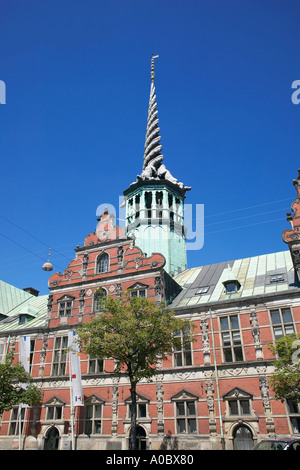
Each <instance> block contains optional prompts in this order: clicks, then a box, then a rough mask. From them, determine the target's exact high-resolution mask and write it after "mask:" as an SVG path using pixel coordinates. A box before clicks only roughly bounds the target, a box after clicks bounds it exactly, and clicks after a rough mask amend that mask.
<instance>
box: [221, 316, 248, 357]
mask: <svg viewBox="0 0 300 470" xmlns="http://www.w3.org/2000/svg"><path fill="white" fill-rule="evenodd" d="M220 325H221V336H222V346H223V355H224V361H225V362H238V361H243V360H244V357H243V349H242V339H241V331H240V324H239V318H238V315H228V316H224V317H220Z"/></svg>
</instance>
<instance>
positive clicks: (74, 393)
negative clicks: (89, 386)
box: [68, 330, 83, 450]
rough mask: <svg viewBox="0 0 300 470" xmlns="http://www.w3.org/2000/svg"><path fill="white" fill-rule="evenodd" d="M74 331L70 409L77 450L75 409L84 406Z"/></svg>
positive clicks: (71, 340) (70, 367)
mask: <svg viewBox="0 0 300 470" xmlns="http://www.w3.org/2000/svg"><path fill="white" fill-rule="evenodd" d="M75 339H76V335H75V333H74V331H72V330H70V331H69V332H68V343H69V348H70V349H69V372H70V411H71V441H72V450H75V441H74V426H75V422H74V421H75V410H76V407H77V406H83V390H82V383H81V368H80V352H79V348H78V345H77V344H76V341H75Z"/></svg>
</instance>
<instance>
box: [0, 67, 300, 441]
mask: <svg viewBox="0 0 300 470" xmlns="http://www.w3.org/2000/svg"><path fill="white" fill-rule="evenodd" d="M153 67H154V65H153V62H152V75H151V92H150V102H149V112H148V122H147V132H146V142H145V153H144V164H143V171H142V173H141V175H139V176H138V177H137V180H136V182H134V183H132V184H131V185H130V186H129V188H128V189H127V190H125V191H124V198H125V205H126V227H125V228H121V227H117V226H115V224H114V220H113V217H112V215H111V214H109V212H108V211H106V210H105V211H104V212H103V214H101V215H100V216H99V219H98V225H97V228H96V231H95V232H92V233H91V234H90V235H88V236H87V237H86V238H85V240H84V243H83V245H82V246H81V247H80V246H77V248H76V249H75V258H74V259H73V260H72V261H71V262H70V263H69V265H68V266H67V268H66V269H65V270H64V272H63V273H54V274H52V275H51V276H50V278H49V289H50V293H49V296H38V295H37V293H36V292H33V291H31V292H22V291H20V292H19V291H18V290H15V289H14V288H12V287H11V286H8V285H5V284H3V285H1V286H0V287H1V289H2V291H1V292H2V299H9V298H11V297H13V298H14V302H12V303H11V305H10V307H9V308H8V306H7V305H8V302H4V301H3V300H2V305H1V309H2V310H1V311H0V314H1V317H0V319H1V320H0V353H1V354H2V356H3V357H4V356H5V353H6V352H7V351H9V350H14V351H15V357H16V359H18V357H19V339H20V337H21V336H24V335H26V336H27V337H30V344H31V349H30V373H31V375H32V376H33V378H34V381H35V383H36V384H37V385H38V386H39V387H40V388H41V390H42V395H43V402H42V404H41V406H40V407H35V408H23V409H22V411H21V419H20V420H19V416H18V409H17V408H14V409H13V410H12V411H10V412H5V413H4V415H3V417H2V423H1V431H0V448H1V449H13V448H18V446H19V444H20V443H21V447H22V448H26V449H50V448H51V449H67V448H70V443H71V436H72V429H71V427H72V426H71V423H72V422H74V429H73V436H74V440H73V442H74V445H75V448H76V449H103V450H104V449H105V450H106V449H123V450H124V449H128V448H129V441H130V439H129V437H130V392H129V382H128V380H127V379H126V377H125V376H124V375H123V374H117V373H115V372H114V363H113V361H112V360H111V359H105V360H103V361H102V360H100V359H99V358H93V357H86V356H83V355H82V356H81V361H80V363H81V382H82V388H83V406H78V407H76V406H75V407H73V406H71V405H72V403H71V399H70V396H71V394H70V384H71V378H70V369H69V357H68V356H69V353H66V348H67V346H68V332H69V331H73V330H74V329H75V328H76V325H78V324H81V323H83V322H87V321H89V320H90V319H91V318H92V317H93V316H94V315H96V314H97V311H98V307H99V298H101V297H102V296H107V295H113V296H117V295H118V294H119V293H120V292H121V291H125V290H127V289H129V288H130V289H131V290H132V295H136V296H146V297H147V298H149V299H153V300H154V301H157V302H161V301H162V302H165V303H166V304H167V305H170V306H171V307H172V308H173V309H174V310H175V312H176V314H177V315H179V316H182V317H186V318H189V319H190V320H191V321H193V322H194V323H195V325H196V328H195V339H196V341H195V342H194V343H192V344H189V343H187V342H186V341H185V338H184V332H177V334H178V335H180V337H181V339H182V347H181V348H180V349H178V350H176V351H174V353H173V354H172V355H171V356H169V358H168V360H167V361H164V362H163V363H162V364H161V366H160V368H159V369H158V370H157V374H156V375H155V377H154V379H153V380H152V381H150V382H148V381H146V380H142V381H141V382H140V383H139V384H138V386H137V392H138V437H137V439H138V442H139V446H140V448H145V449H153V450H154V449H185V450H187V449H222V448H225V449H234V448H235V449H247V448H251V447H252V446H253V445H254V444H255V443H256V442H257V440H260V439H262V438H265V437H270V436H275V435H276V436H291V435H294V436H298V437H299V434H300V410H299V406H298V405H297V404H296V403H293V402H286V403H281V402H278V401H275V400H274V399H273V398H272V390H271V389H270V387H269V383H268V377H269V376H270V374H271V373H272V371H273V367H272V361H273V359H274V358H273V356H272V354H271V351H270V350H269V348H268V343H270V342H274V340H276V339H277V338H280V337H281V336H283V335H285V334H291V333H293V332H299V331H300V289H299V281H298V269H299V250H298V248H299V247H298V240H299V236H300V235H299V233H298V230H299V227H298V220H300V219H298V217H299V216H298V207H299V204H300V195H299V185H300V176H299V177H298V178H297V179H296V180H295V181H294V185H295V187H296V190H297V198H296V201H295V202H294V203H293V205H292V209H293V214H289V215H288V220H289V221H290V222H291V226H292V228H291V230H287V231H285V232H284V233H283V239H284V241H285V242H286V243H287V244H288V245H289V248H290V251H282V252H278V253H271V254H266V255H261V256H257V257H252V258H245V259H240V260H234V261H229V262H223V263H218V264H214V265H209V266H201V267H196V268H191V269H187V266H186V253H185V228H184V220H183V202H184V198H185V193H186V191H187V190H189V189H190V188H188V187H187V186H185V185H183V183H180V182H178V180H176V179H175V178H174V177H173V176H172V175H170V173H169V172H168V170H167V169H166V167H165V166H164V165H163V164H162V161H163V156H162V155H161V153H160V152H161V145H160V137H159V127H158V118H157V104H156V96H155V87H154V68H153ZM73 405H74V404H73ZM72 413H73V419H72ZM20 424H21V434H20V433H19V431H20Z"/></svg>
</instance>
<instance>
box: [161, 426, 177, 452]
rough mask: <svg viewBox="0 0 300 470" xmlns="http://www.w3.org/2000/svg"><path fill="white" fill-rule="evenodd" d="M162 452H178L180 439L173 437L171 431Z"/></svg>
mask: <svg viewBox="0 0 300 470" xmlns="http://www.w3.org/2000/svg"><path fill="white" fill-rule="evenodd" d="M160 450H178V439H177V437H173V435H172V433H171V431H169V432H168V434H167V435H166V436H165V437H164V438H163V441H162V443H161V446H160Z"/></svg>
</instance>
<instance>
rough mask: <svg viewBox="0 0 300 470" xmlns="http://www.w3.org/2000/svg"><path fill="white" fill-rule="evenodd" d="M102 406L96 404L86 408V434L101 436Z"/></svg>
mask: <svg viewBox="0 0 300 470" xmlns="http://www.w3.org/2000/svg"><path fill="white" fill-rule="evenodd" d="M101 420H102V404H101V403H96V404H93V405H86V407H85V424H84V432H85V434H101V428H102V426H101V424H102V423H101Z"/></svg>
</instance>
